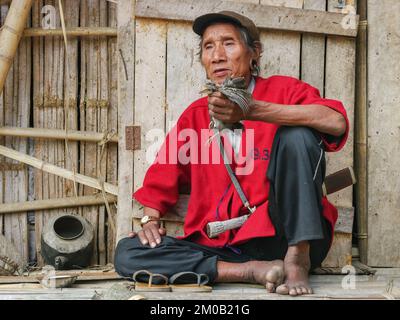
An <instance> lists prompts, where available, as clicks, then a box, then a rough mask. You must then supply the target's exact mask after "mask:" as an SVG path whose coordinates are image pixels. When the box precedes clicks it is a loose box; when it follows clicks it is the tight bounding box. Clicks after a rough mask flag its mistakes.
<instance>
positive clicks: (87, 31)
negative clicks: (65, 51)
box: [23, 27, 117, 37]
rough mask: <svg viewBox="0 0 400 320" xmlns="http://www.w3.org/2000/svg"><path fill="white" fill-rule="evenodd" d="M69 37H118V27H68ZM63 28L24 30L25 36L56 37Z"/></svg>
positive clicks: (60, 33)
mask: <svg viewBox="0 0 400 320" xmlns="http://www.w3.org/2000/svg"><path fill="white" fill-rule="evenodd" d="M66 34H67V36H68V37H116V36H117V29H116V28H109V27H76V28H67V29H66ZM62 35H63V31H62V29H43V28H28V29H25V30H24V33H23V36H24V37H55V36H62Z"/></svg>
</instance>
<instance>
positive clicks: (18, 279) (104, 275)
mask: <svg viewBox="0 0 400 320" xmlns="http://www.w3.org/2000/svg"><path fill="white" fill-rule="evenodd" d="M54 272H55V275H74V276H77V277H78V278H77V279H76V281H99V280H100V281H104V280H116V279H121V277H120V276H119V275H118V274H117V273H116V272H115V271H114V270H110V271H94V270H93V271H89V270H63V271H54ZM41 277H43V273H41V272H40V271H38V272H32V273H30V274H29V275H23V276H0V284H11V283H39V281H40V278H41ZM2 288H3V287H2Z"/></svg>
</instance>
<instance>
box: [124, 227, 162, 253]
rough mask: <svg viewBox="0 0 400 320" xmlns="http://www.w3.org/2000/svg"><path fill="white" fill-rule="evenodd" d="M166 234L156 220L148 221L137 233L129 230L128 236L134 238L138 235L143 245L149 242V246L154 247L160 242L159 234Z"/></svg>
mask: <svg viewBox="0 0 400 320" xmlns="http://www.w3.org/2000/svg"><path fill="white" fill-rule="evenodd" d="M166 234H167V232H166V230H165V228H162V227H160V224H159V222H158V221H150V222H148V223H146V224H145V225H144V226H143V228H142V230H140V231H139V232H138V233H136V232H133V231H132V232H130V233H129V237H130V238H134V237H136V236H138V237H139V240H140V242H141V243H142V244H143V245H146V244H150V247H151V248H154V247H155V246H156V245H157V244H160V243H161V236H165V235H166Z"/></svg>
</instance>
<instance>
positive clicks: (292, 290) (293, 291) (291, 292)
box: [289, 288, 298, 297]
mask: <svg viewBox="0 0 400 320" xmlns="http://www.w3.org/2000/svg"><path fill="white" fill-rule="evenodd" d="M289 294H290V295H291V296H293V297H295V296H297V294H298V293H297V290H296V288H291V289H290V290H289Z"/></svg>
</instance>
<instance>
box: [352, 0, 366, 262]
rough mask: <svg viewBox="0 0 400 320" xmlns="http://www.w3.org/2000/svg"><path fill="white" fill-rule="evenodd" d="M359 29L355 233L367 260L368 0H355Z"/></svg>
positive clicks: (363, 258)
mask: <svg viewBox="0 0 400 320" xmlns="http://www.w3.org/2000/svg"><path fill="white" fill-rule="evenodd" d="M358 6H359V7H358V10H359V13H360V19H361V22H360V29H359V36H358V38H357V53H356V55H357V56H356V57H357V59H356V61H357V65H356V77H357V81H356V104H355V119H354V126H355V128H354V140H355V141H354V142H355V154H354V162H355V170H356V176H357V180H358V183H357V185H356V189H355V197H356V203H357V206H356V208H357V214H356V217H357V228H358V230H357V233H358V234H357V235H356V237H357V238H358V248H359V252H360V261H361V262H362V263H364V264H368V259H367V253H368V238H367V237H368V235H367V233H368V186H367V174H368V172H367V152H368V151H367V145H368V144H367V143H368V141H367V139H368V138H367V137H368V130H367V114H368V110H367V109H368V108H367V63H368V59H367V38H368V31H367V1H366V0H359V1H358Z"/></svg>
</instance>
